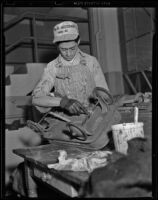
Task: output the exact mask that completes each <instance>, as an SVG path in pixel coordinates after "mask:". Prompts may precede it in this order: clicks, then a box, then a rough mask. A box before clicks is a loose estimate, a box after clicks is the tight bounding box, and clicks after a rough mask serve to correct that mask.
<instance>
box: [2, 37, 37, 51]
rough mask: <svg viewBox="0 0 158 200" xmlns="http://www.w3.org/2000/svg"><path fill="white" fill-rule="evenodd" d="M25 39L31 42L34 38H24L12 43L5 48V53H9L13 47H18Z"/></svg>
mask: <svg viewBox="0 0 158 200" xmlns="http://www.w3.org/2000/svg"><path fill="white" fill-rule="evenodd" d="M26 39H30V40H33V39H34V38H33V37H31V36H30V37H24V38H21V39H19V40H18V41H16V42H14V43H13V44H11V45H10V46H9V47H7V49H6V51H5V53H8V52H9V51H11V49H12V48H14V47H15V46H17V45H19V44H20V43H21V42H22V41H24V40H26Z"/></svg>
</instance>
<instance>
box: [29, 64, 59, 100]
mask: <svg viewBox="0 0 158 200" xmlns="http://www.w3.org/2000/svg"><path fill="white" fill-rule="evenodd" d="M55 74H56V69H55V67H54V66H53V65H51V64H48V65H47V67H46V68H45V69H44V72H43V75H42V77H41V80H40V81H39V82H38V84H37V85H36V87H35V88H34V90H33V93H32V97H33V98H38V97H42V96H47V95H48V94H49V93H50V91H51V90H52V88H53V87H54V82H55V76H56V75H55Z"/></svg>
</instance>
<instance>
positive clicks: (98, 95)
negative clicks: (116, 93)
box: [91, 87, 113, 104]
mask: <svg viewBox="0 0 158 200" xmlns="http://www.w3.org/2000/svg"><path fill="white" fill-rule="evenodd" d="M91 96H92V98H95V99H99V100H101V101H102V102H103V103H105V104H112V103H113V97H112V96H111V94H110V93H109V91H107V90H106V89H104V88H102V87H96V88H94V90H93V92H92V95H91Z"/></svg>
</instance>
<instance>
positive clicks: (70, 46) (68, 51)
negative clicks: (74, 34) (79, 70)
mask: <svg viewBox="0 0 158 200" xmlns="http://www.w3.org/2000/svg"><path fill="white" fill-rule="evenodd" d="M58 47H59V51H60V53H61V55H62V57H63V58H64V59H65V60H67V61H71V60H72V59H73V58H74V57H75V55H76V52H77V50H78V44H77V43H76V42H75V41H70V42H61V43H60V44H59V46H58Z"/></svg>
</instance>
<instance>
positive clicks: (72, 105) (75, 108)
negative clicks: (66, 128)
mask: <svg viewBox="0 0 158 200" xmlns="http://www.w3.org/2000/svg"><path fill="white" fill-rule="evenodd" d="M60 107H61V108H63V109H65V110H67V111H68V112H69V113H71V114H77V115H79V114H84V113H85V114H87V113H88V111H87V109H86V108H85V107H84V106H83V105H82V104H81V103H80V102H79V101H77V100H76V99H69V98H67V97H66V96H65V97H63V98H62V99H61V101H60Z"/></svg>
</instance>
